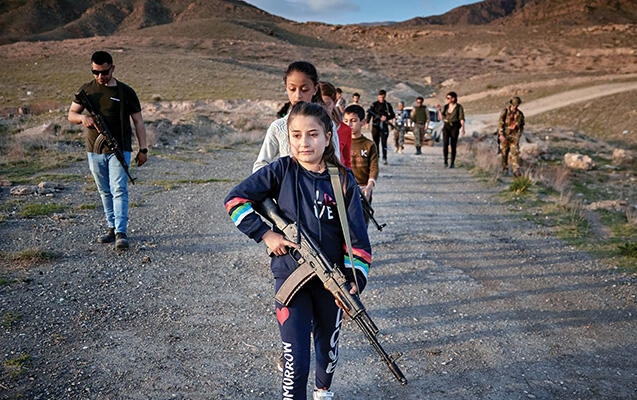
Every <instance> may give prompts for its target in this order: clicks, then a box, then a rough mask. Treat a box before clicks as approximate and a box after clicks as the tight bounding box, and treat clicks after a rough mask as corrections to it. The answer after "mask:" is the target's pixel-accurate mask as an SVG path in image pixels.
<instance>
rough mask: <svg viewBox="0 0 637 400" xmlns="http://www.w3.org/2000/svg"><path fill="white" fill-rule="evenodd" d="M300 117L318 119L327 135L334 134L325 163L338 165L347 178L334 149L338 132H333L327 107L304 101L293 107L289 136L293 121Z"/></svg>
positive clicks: (324, 154)
mask: <svg viewBox="0 0 637 400" xmlns="http://www.w3.org/2000/svg"><path fill="white" fill-rule="evenodd" d="M299 115H301V116H305V117H315V118H317V119H318V120H319V121H320V123H321V124H322V125H323V128H325V133H326V134H327V132H330V133H331V134H332V136H331V137H330V139H329V144H328V145H327V147H326V148H325V151H324V152H323V161H325V163H327V164H333V165H336V166H337V167H338V169H339V170H340V172H341V174H343V176H346V175H345V174H346V171H345V167H344V166H343V164H341V161H340V160H339V159H338V157H337V156H336V149H335V148H334V140H333V137H334V135H335V134H336V132H333V131H332V119H331V118H330V116H329V114H328V113H327V110H325V107H323V106H322V105H320V104H316V103H306V102H304V101H299V102H298V103H296V104H295V105H293V106H292V108H291V109H290V114H289V116H288V135H289V133H290V131H289V127H290V125H291V124H290V123H291V121H292V120H293V119H294V118H295V117H296V116H299Z"/></svg>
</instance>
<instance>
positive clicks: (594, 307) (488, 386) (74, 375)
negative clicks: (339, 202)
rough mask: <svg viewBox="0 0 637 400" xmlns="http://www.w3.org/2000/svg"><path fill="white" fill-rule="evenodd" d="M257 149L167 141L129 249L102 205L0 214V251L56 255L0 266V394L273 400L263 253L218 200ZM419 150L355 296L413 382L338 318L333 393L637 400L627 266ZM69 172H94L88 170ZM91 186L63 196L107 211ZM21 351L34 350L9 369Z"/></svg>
mask: <svg viewBox="0 0 637 400" xmlns="http://www.w3.org/2000/svg"><path fill="white" fill-rule="evenodd" d="M256 151H257V146H248V147H245V148H242V149H236V150H232V151H228V150H216V151H211V152H208V153H201V152H198V151H196V150H194V149H182V150H175V151H174V152H172V153H171V156H170V157H160V156H154V157H151V158H150V161H149V163H148V164H147V165H146V166H144V167H143V168H141V169H135V170H134V171H133V174H134V175H135V176H137V177H138V178H139V183H138V184H137V185H135V186H134V187H132V189H131V203H132V204H133V207H132V208H131V222H130V232H129V236H130V238H131V249H130V250H129V251H127V252H123V253H117V252H115V251H113V250H112V248H111V247H110V246H108V245H98V244H97V243H93V237H94V236H95V235H96V234H97V233H98V232H100V231H101V230H102V227H101V225H100V223H101V217H100V214H101V212H100V211H99V207H98V209H96V210H87V211H82V212H79V211H74V212H73V213H70V214H69V215H65V216H63V217H62V218H38V219H35V220H24V219H15V220H14V219H11V220H8V221H5V222H4V223H2V224H0V237H1V238H2V239H0V250H5V251H6V250H10V249H15V248H24V247H29V246H36V245H37V246H41V247H44V248H48V249H53V250H57V251H60V252H61V253H62V254H63V256H62V257H61V258H60V259H58V260H55V261H54V262H52V263H49V264H45V265H41V266H37V267H32V268H30V269H28V270H25V269H20V268H17V267H16V266H15V265H13V266H11V265H7V264H6V263H5V264H1V265H2V269H3V270H5V271H6V272H3V274H4V275H5V276H7V277H8V278H9V279H10V280H11V282H10V283H9V284H8V285H3V286H0V310H1V312H2V315H3V316H6V315H7V313H13V314H15V315H19V316H20V319H19V320H17V321H16V322H14V323H13V324H7V323H5V324H4V325H5V326H4V327H3V331H2V340H1V343H0V347H1V350H2V355H3V361H4V364H3V365H4V368H3V371H2V376H1V381H0V397H1V398H3V399H15V398H25V399H259V398H264V399H274V398H277V395H278V392H279V377H278V372H277V371H276V369H275V366H274V360H275V358H276V356H277V354H278V346H279V345H278V343H279V340H278V332H277V331H276V325H275V320H274V316H273V312H272V311H273V306H272V304H273V300H272V289H271V287H272V282H271V277H270V272H269V268H268V259H267V257H266V255H265V250H264V248H263V245H258V244H255V243H254V242H251V241H250V240H248V239H247V238H246V237H244V236H243V235H242V234H241V233H240V232H239V231H238V230H236V228H234V226H233V225H232V224H231V222H230V220H229V218H228V216H227V215H226V213H225V210H224V209H223V205H222V200H223V197H224V196H225V194H226V193H227V192H228V190H229V189H230V188H231V186H233V185H234V184H236V182H238V181H239V180H240V179H241V178H242V177H244V176H245V175H246V174H247V173H248V172H249V171H250V168H251V164H252V161H253V159H254V157H255V155H256ZM407 153H409V154H402V155H398V154H395V153H391V154H390V165H389V166H387V167H384V168H383V169H382V172H381V177H380V179H379V186H378V187H377V190H376V192H375V197H374V207H375V209H376V217H377V219H378V220H379V221H380V222H385V223H387V224H388V226H387V227H386V228H385V229H384V230H383V231H382V232H378V231H376V230H375V229H374V228H373V227H370V234H371V239H372V244H373V251H374V264H373V269H372V272H371V275H370V282H369V285H368V288H367V289H366V291H365V292H364V293H363V297H362V300H363V302H364V303H365V304H366V306H367V308H368V312H369V314H370V316H371V317H372V319H373V320H374V321H375V322H376V324H377V325H378V326H379V328H380V329H381V335H380V341H381V343H382V344H383V346H384V347H385V349H386V350H387V351H388V352H389V353H396V352H402V353H403V356H402V357H401V358H400V359H399V362H398V363H399V365H400V366H401V368H402V369H403V372H404V373H405V375H406V376H407V379H408V380H409V384H408V385H406V386H401V385H399V384H398V383H397V382H396V381H395V380H394V378H393V376H392V375H391V374H390V373H389V371H388V370H387V369H386V367H385V366H384V364H383V363H382V362H381V361H380V360H379V359H378V357H377V356H376V354H375V353H374V352H373V350H372V349H371V347H370V346H369V345H368V344H367V342H366V340H365V338H364V337H363V335H362V334H361V333H360V332H359V331H358V330H357V329H358V328H357V327H356V326H355V325H354V324H352V323H350V322H346V323H345V324H344V328H343V334H342V337H341V352H340V359H341V362H340V364H339V368H338V369H337V375H336V378H335V382H334V386H333V388H332V389H333V390H334V391H335V392H336V393H337V396H338V399H341V400H346V399H449V398H452V399H497V400H505V399H506V400H510V399H529V398H531V399H533V398H537V399H602V398H603V399H633V398H636V397H637V335H635V332H636V331H637V320H636V316H637V305H636V293H637V290H636V287H635V283H636V280H635V277H634V276H626V275H623V274H621V273H618V272H616V271H612V270H607V269H605V268H604V267H602V266H600V265H597V264H596V263H595V262H593V261H591V260H590V259H589V258H588V257H587V256H586V255H585V254H582V253H580V252H578V251H576V250H574V249H572V248H570V247H569V246H567V245H565V244H564V243H563V242H561V241H559V240H557V239H555V238H554V237H552V236H551V234H550V232H548V231H546V230H545V229H544V228H542V227H539V226H536V225H535V224H532V223H530V222H528V221H525V220H523V219H521V217H520V216H519V214H517V213H515V212H512V211H511V210H508V209H507V208H506V207H504V206H502V205H500V204H499V202H498V200H497V198H496V197H495V195H496V194H497V191H498V190H500V189H499V188H497V187H485V186H484V185H483V184H481V183H480V182H479V181H478V180H477V179H476V178H475V177H473V176H471V175H470V174H469V173H468V172H467V171H466V170H463V169H462V168H458V169H453V170H450V169H444V168H442V156H441V154H440V153H441V149H440V148H439V147H434V148H429V147H426V148H425V154H424V155H423V156H420V157H417V156H414V155H412V154H411V153H413V149H411V148H408V149H407ZM67 172H72V173H77V174H80V175H82V176H84V175H87V174H88V170H87V169H86V168H85V165H84V163H78V165H77V166H75V167H74V168H72V169H71V171H67ZM188 180H193V181H195V182H193V183H188V182H187V181H188ZM202 182H203V183H202ZM88 188H91V185H90V182H89V183H87V184H85V185H84V186H78V187H71V188H67V190H65V191H63V192H61V193H60V194H59V195H58V198H57V201H61V200H60V198H62V199H64V200H63V201H65V202H68V203H69V204H71V205H78V204H86V203H92V202H95V203H97V202H99V200H98V198H97V194H96V192H95V191H91V190H87V189H88ZM3 199H6V196H4V197H3ZM20 355H28V360H30V361H29V362H28V363H27V368H26V371H25V372H24V373H22V374H20V375H18V376H12V372H15V368H14V367H10V366H9V364H10V363H7V361H8V360H13V359H16V358H17V357H18V356H20Z"/></svg>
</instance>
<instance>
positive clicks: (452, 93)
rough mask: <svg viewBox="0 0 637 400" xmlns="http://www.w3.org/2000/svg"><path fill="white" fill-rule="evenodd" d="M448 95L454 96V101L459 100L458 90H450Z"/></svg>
mask: <svg viewBox="0 0 637 400" xmlns="http://www.w3.org/2000/svg"><path fill="white" fill-rule="evenodd" d="M447 96H451V97H453V101H454V102H457V101H458V95H457V94H456V92H449V93H447Z"/></svg>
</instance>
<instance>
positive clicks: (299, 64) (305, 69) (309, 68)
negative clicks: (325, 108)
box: [283, 61, 323, 104]
mask: <svg viewBox="0 0 637 400" xmlns="http://www.w3.org/2000/svg"><path fill="white" fill-rule="evenodd" d="M292 72H301V73H303V74H305V75H307V77H308V78H310V80H311V81H312V82H313V83H314V85H316V86H317V87H318V83H319V78H318V72H317V71H316V68H315V67H314V65H312V63H309V62H307V61H294V62H293V63H291V64H290V65H288V69H287V70H286V71H285V75H284V76H283V83H287V81H288V76H289V75H290V74H291V73H292ZM321 96H322V95H321V89H320V88H318V89H317V90H316V93H314V96H312V103H319V104H323V98H322V97H321Z"/></svg>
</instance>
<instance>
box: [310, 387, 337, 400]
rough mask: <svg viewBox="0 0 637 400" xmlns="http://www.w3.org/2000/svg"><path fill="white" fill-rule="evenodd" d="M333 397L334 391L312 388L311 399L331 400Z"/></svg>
mask: <svg viewBox="0 0 637 400" xmlns="http://www.w3.org/2000/svg"><path fill="white" fill-rule="evenodd" d="M333 398H334V393H333V392H330V391H329V390H327V389H314V393H312V400H331V399H333Z"/></svg>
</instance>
